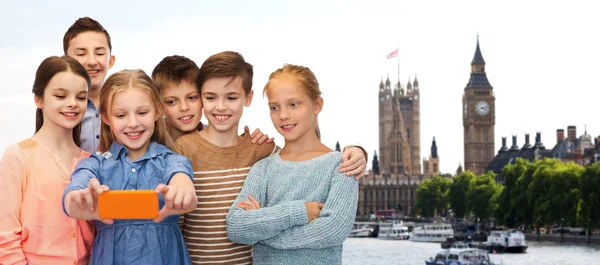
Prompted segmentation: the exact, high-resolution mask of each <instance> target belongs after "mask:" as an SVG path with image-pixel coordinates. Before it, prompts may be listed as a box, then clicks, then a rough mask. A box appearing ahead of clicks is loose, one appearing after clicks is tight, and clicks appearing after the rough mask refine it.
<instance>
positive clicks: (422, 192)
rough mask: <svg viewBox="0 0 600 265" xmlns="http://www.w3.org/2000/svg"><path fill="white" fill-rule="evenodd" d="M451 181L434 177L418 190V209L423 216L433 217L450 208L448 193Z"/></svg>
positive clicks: (423, 183) (422, 184) (424, 182)
mask: <svg viewBox="0 0 600 265" xmlns="http://www.w3.org/2000/svg"><path fill="white" fill-rule="evenodd" d="M450 183H451V181H450V180H449V179H447V178H442V177H440V176H434V177H433V178H431V179H428V180H425V181H423V182H422V183H421V185H419V187H418V188H417V204H416V206H417V208H418V209H420V210H421V215H422V216H428V217H429V216H433V215H434V214H436V213H442V212H443V211H444V210H445V209H446V208H447V207H448V191H449V190H450Z"/></svg>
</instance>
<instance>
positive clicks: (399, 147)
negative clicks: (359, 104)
mask: <svg viewBox="0 0 600 265" xmlns="http://www.w3.org/2000/svg"><path fill="white" fill-rule="evenodd" d="M377 100H378V104H379V151H378V152H377V151H376V152H375V154H374V156H373V161H372V166H371V172H370V174H368V175H367V176H365V177H363V178H361V180H360V184H359V199H358V209H357V216H359V217H361V216H367V215H370V214H375V213H377V212H378V211H382V210H383V211H385V212H395V213H396V215H398V214H405V215H409V214H411V211H412V209H413V208H414V207H415V203H416V190H417V187H418V186H419V184H420V183H421V182H423V181H424V180H426V179H429V178H432V177H433V176H435V175H440V170H439V166H440V157H439V156H438V152H437V144H436V141H435V137H434V138H433V139H432V142H431V146H430V153H429V157H428V158H426V159H423V160H421V137H420V135H421V115H420V106H421V104H420V102H421V98H420V88H419V81H418V80H417V78H416V77H415V78H414V79H413V80H412V81H411V80H409V81H408V83H407V84H406V86H403V84H401V83H400V81H399V80H398V81H397V82H395V84H392V82H391V81H390V79H389V77H388V78H387V79H386V80H385V82H384V81H383V80H381V82H380V84H379V93H378V99H377ZM462 101H463V128H464V137H465V139H464V151H465V160H464V163H465V170H471V171H473V172H474V173H475V174H481V173H483V172H484V170H485V169H486V167H487V166H488V164H489V162H490V161H491V160H492V159H493V158H494V153H495V152H494V125H495V97H494V93H493V88H492V86H491V85H490V83H489V81H488V79H487V76H486V72H485V61H484V60H483V56H482V54H481V50H480V47H479V39H478V40H477V46H476V50H475V55H474V57H473V60H472V61H471V76H470V79H469V81H468V83H467V85H466V87H465V88H464V94H463V98H462ZM421 162H422V163H421ZM421 166H422V167H423V168H421ZM461 171H462V168H461V167H460V166H459V168H458V170H457V174H459V173H460V172H461ZM443 176H447V177H451V175H450V174H446V175H443Z"/></svg>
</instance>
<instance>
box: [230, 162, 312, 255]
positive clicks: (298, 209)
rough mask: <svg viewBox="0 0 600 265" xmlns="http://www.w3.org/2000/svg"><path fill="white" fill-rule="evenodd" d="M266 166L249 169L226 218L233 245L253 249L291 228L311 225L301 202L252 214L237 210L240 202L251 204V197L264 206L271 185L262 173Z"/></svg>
mask: <svg viewBox="0 0 600 265" xmlns="http://www.w3.org/2000/svg"><path fill="white" fill-rule="evenodd" d="M264 166H265V165H264V163H260V162H259V163H257V164H255V165H254V166H253V167H252V168H251V169H250V172H249V173H248V177H246V181H245V182H244V186H243V188H242V191H241V192H240V194H239V195H238V197H237V199H236V200H235V202H234V203H233V205H232V206H231V209H230V210H229V213H228V214H227V236H228V237H229V240H231V241H233V242H237V243H242V244H248V245H253V244H256V243H257V242H259V241H261V240H264V239H268V238H271V237H273V236H275V235H277V234H279V233H281V232H282V231H284V230H285V229H288V228H290V227H292V226H295V225H302V224H306V223H307V222H308V216H307V213H306V207H305V206H304V202H303V201H299V200H298V201H288V202H285V203H282V204H278V205H275V206H272V207H263V208H260V209H257V210H251V211H246V210H244V209H242V208H239V207H237V206H236V204H238V202H240V201H244V200H249V198H248V196H249V195H252V196H254V197H255V198H256V199H257V200H258V201H260V202H262V203H263V206H264V204H265V203H266V202H265V199H266V190H267V189H266V183H267V181H268V177H267V176H265V175H264V173H263V172H264V171H263V170H262V168H263V167H264Z"/></svg>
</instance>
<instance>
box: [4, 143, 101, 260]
mask: <svg viewBox="0 0 600 265" xmlns="http://www.w3.org/2000/svg"><path fill="white" fill-rule="evenodd" d="M89 155H90V154H89V153H87V152H85V151H82V152H81V156H80V157H79V158H78V159H76V162H79V161H80V160H81V159H83V158H86V157H88V156H89ZM72 172H73V168H66V167H65V166H64V164H63V163H62V162H61V161H60V159H59V157H58V156H57V155H55V154H53V153H51V152H50V151H49V150H48V149H47V148H46V147H44V146H42V145H41V144H39V143H38V142H36V141H35V140H33V139H32V138H30V139H27V140H25V141H23V142H20V143H18V144H15V145H11V146H9V147H8V148H7V149H6V151H5V152H4V156H3V157H2V160H0V264H3V265H4V264H7V265H8V264H11V265H12V264H19V265H21V264H34V265H37V264H49V265H53V264H61V265H62V264H75V265H83V264H87V263H88V258H89V254H90V252H91V248H92V244H93V242H94V235H95V228H94V225H93V223H92V222H87V221H82V220H76V219H72V218H69V217H68V216H66V215H65V214H64V213H63V211H62V195H63V191H64V189H65V187H66V186H67V184H69V181H70V176H71V173H72Z"/></svg>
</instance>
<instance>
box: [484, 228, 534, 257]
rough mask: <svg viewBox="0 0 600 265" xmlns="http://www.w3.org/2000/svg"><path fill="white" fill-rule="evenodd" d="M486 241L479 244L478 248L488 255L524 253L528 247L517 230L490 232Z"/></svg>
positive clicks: (523, 236)
mask: <svg viewBox="0 0 600 265" xmlns="http://www.w3.org/2000/svg"><path fill="white" fill-rule="evenodd" d="M487 239H488V240H487V242H485V243H482V244H479V245H478V248H480V249H485V250H487V251H488V252H490V253H492V252H498V253H502V252H513V253H524V252H525V251H526V250H527V247H528V245H527V240H526V239H525V235H524V234H523V232H521V231H518V230H506V231H492V232H491V233H490V235H489V236H488V238H487Z"/></svg>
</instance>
